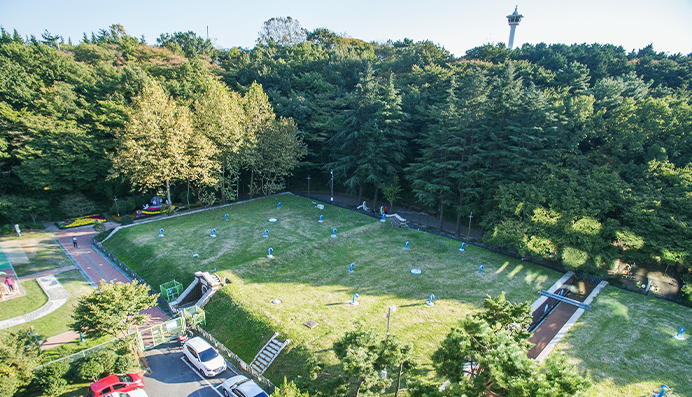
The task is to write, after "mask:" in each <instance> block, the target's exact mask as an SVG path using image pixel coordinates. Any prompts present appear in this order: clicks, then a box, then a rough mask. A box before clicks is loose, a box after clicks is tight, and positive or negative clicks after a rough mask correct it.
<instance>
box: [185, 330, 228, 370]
mask: <svg viewBox="0 0 692 397" xmlns="http://www.w3.org/2000/svg"><path fill="white" fill-rule="evenodd" d="M183 355H184V356H185V358H187V359H188V361H190V363H191V364H192V365H194V366H195V367H196V368H197V369H199V370H200V371H202V373H203V374H204V376H206V377H207V378H211V377H212V376H216V375H218V374H220V373H221V372H223V371H225V370H226V360H224V359H223V357H221V355H220V354H219V352H218V351H216V349H214V347H212V345H210V344H209V343H208V342H207V341H205V340H204V339H202V338H200V337H199V336H196V337H194V338H192V339H190V340H188V341H187V342H185V345H183Z"/></svg>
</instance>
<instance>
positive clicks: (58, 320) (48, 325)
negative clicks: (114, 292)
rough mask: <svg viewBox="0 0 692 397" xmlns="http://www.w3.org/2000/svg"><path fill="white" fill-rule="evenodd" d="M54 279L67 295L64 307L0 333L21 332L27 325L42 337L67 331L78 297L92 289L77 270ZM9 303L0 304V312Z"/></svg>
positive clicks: (61, 274) (58, 275)
mask: <svg viewBox="0 0 692 397" xmlns="http://www.w3.org/2000/svg"><path fill="white" fill-rule="evenodd" d="M56 277H57V279H58V280H59V281H60V283H61V284H62V285H63V287H65V289H66V290H67V293H68V294H69V297H68V298H67V302H66V303H65V304H64V305H62V306H61V307H60V308H59V309H58V310H56V311H54V312H52V313H50V314H48V315H46V316H44V317H41V318H38V319H36V320H34V321H31V322H30V323H26V324H20V325H17V326H14V327H10V328H7V329H4V330H0V332H22V331H25V330H26V329H28V327H29V325H33V326H34V327H35V328H36V329H38V330H39V332H40V335H41V336H42V337H50V336H55V335H58V334H61V333H63V332H67V331H69V324H70V322H71V321H72V310H73V309H74V306H75V305H76V304H77V300H78V299H79V297H80V296H82V295H85V294H88V293H90V292H91V291H93V287H91V285H90V284H89V283H88V282H87V281H86V280H85V279H84V276H82V273H80V272H79V271H77V270H72V271H68V272H63V273H60V274H57V275H56ZM37 288H39V291H40V292H41V294H43V291H41V290H40V287H38V286H37ZM44 296H45V295H44ZM11 302H12V301H7V302H3V303H0V310H3V309H2V308H3V306H2V305H3V304H5V303H11ZM32 310H33V309H32ZM29 311H31V310H27V311H25V312H29ZM20 314H21V313H20Z"/></svg>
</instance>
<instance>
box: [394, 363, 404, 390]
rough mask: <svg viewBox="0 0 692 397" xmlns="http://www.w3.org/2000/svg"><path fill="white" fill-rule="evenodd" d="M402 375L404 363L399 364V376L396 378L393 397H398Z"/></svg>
mask: <svg viewBox="0 0 692 397" xmlns="http://www.w3.org/2000/svg"><path fill="white" fill-rule="evenodd" d="M403 373H404V362H403V361H402V362H400V363H399V374H398V375H397V377H396V391H395V392H394V397H399V389H400V388H401V375H402V374H403Z"/></svg>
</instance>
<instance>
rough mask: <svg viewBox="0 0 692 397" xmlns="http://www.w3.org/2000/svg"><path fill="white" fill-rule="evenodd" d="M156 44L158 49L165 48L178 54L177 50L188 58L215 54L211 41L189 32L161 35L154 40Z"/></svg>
mask: <svg viewBox="0 0 692 397" xmlns="http://www.w3.org/2000/svg"><path fill="white" fill-rule="evenodd" d="M156 44H157V45H158V46H159V47H166V48H168V49H170V50H171V51H173V52H178V51H177V50H178V49H179V50H180V51H181V52H182V53H183V54H185V56H186V57H188V58H193V57H196V56H197V55H206V56H208V57H213V56H214V52H215V49H214V46H213V45H212V44H211V40H209V39H203V38H202V37H199V36H198V35H197V34H196V33H195V32H193V31H191V30H190V31H187V32H184V33H183V32H174V33H173V34H168V33H162V34H161V35H160V36H159V37H158V38H157V39H156Z"/></svg>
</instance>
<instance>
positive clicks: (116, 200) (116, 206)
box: [113, 197, 120, 216]
mask: <svg viewBox="0 0 692 397" xmlns="http://www.w3.org/2000/svg"><path fill="white" fill-rule="evenodd" d="M113 201H115V210H116V211H118V216H120V208H118V198H117V197H115V198H114V199H113Z"/></svg>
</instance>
